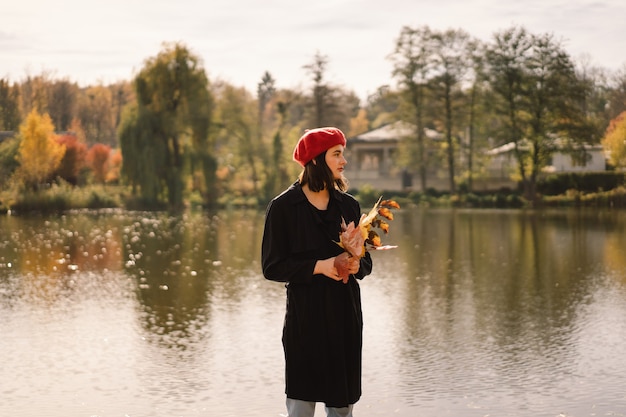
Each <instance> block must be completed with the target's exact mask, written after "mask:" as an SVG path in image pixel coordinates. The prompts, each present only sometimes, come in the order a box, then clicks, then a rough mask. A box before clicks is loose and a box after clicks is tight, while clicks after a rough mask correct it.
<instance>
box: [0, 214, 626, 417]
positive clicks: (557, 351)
mask: <svg viewBox="0 0 626 417" xmlns="http://www.w3.org/2000/svg"><path fill="white" fill-rule="evenodd" d="M262 220H263V213H262V212H256V211H233V212H220V213H217V214H207V213H188V214H185V215H182V216H170V215H167V214H165V213H137V212H134V213H133V212H130V213H129V212H121V211H102V212H74V213H70V214H67V215H63V216H57V217H46V218H42V217H36V216H33V217H7V216H3V217H0V315H1V316H2V317H3V320H2V321H0V333H1V334H2V335H3V338H2V340H1V341H0V357H2V358H4V362H5V363H4V364H3V370H2V372H0V397H1V398H2V399H3V401H2V402H1V403H0V415H5V414H6V415H20V416H39V415H48V416H53V417H54V416H67V415H77V416H78V415H98V416H123V415H128V416H147V415H149V416H171V415H185V416H189V415H191V416H194V415H198V416H199V415H220V416H258V415H274V416H277V415H279V414H280V413H282V412H283V409H282V408H283V406H282V404H283V395H282V390H283V380H282V369H283V363H282V351H281V345H280V332H281V324H282V315H283V312H284V288H283V287H282V285H280V284H277V283H273V282H268V281H265V280H264V279H263V278H262V277H261V276H260V272H259V271H260V265H259V252H260V246H259V245H260V237H261V233H262V225H263V222H262ZM625 226H626V213H623V212H615V211H574V210H571V211H569V210H568V211H517V210H516V211H499V210H434V209H430V210H421V209H420V210H402V211H399V212H398V213H397V214H396V219H395V220H394V221H393V224H392V230H391V233H390V235H389V236H387V237H386V239H385V240H386V242H387V243H390V244H397V245H399V247H398V249H395V250H393V251H386V252H384V253H375V254H373V256H374V262H375V270H374V273H373V274H372V276H370V277H368V278H366V279H365V280H364V281H363V285H362V293H363V303H364V316H365V343H364V344H365V347H364V369H363V372H364V395H363V398H362V400H361V402H360V403H359V405H358V408H357V411H358V412H359V415H362V416H389V415H398V416H432V415H438V416H455V417H456V416H459V415H462V416H470V417H471V416H477V417H478V416H486V415H493V416H520V417H521V416H524V417H525V416H533V417H534V416H557V415H565V416H592V415H625V414H626V397H625V395H626V394H625V392H624V390H623V386H624V384H625V383H626V376H624V375H626V364H624V363H623V361H622V360H621V359H620V358H621V357H623V356H624V355H625V354H626V343H624V342H626V321H624V320H623V317H624V316H625V315H626V257H624V256H623V248H624V247H626V234H625V233H624V232H623V230H625ZM250 393H254V395H252V397H253V398H250V395H249V394H250ZM242 395H243V396H245V398H246V400H245V401H242V398H243V397H242ZM31 398H39V399H41V401H37V402H33V401H30V399H31ZM318 415H321V409H320V410H319V411H318Z"/></svg>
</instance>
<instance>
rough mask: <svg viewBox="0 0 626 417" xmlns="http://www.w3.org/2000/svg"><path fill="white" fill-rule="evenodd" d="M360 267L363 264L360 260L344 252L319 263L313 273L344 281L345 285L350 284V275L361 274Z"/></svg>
mask: <svg viewBox="0 0 626 417" xmlns="http://www.w3.org/2000/svg"><path fill="white" fill-rule="evenodd" d="M360 267H361V263H360V262H359V259H358V258H356V257H354V256H351V255H350V254H349V253H347V252H343V253H342V254H340V255H338V256H335V257H333V258H328V259H324V260H319V261H317V263H316V264H315V270H314V271H313V273H314V274H323V275H326V276H327V277H328V278H331V279H334V280H335V281H343V282H344V284H345V283H346V282H348V278H349V277H350V274H356V273H357V272H359V268H360Z"/></svg>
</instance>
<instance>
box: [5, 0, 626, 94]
mask: <svg viewBox="0 0 626 417" xmlns="http://www.w3.org/2000/svg"><path fill="white" fill-rule="evenodd" d="M2 3H3V5H2V7H1V8H0V10H1V16H2V19H1V20H2V25H0V78H6V77H8V78H9V79H10V80H12V81H19V80H21V79H22V78H24V77H25V76H26V75H38V74H41V73H42V72H43V71H46V72H48V73H51V75H52V76H53V77H54V78H68V79H69V80H70V81H75V82H78V83H79V84H81V85H87V84H96V83H99V82H102V83H105V84H106V83H110V82H115V81H118V80H130V79H131V78H132V77H133V76H134V75H135V74H136V73H137V71H138V70H139V69H140V68H141V67H142V65H143V62H144V60H145V59H146V58H149V57H152V56H154V55H156V54H157V53H158V52H159V51H160V50H161V49H162V43H163V42H175V41H176V42H182V43H183V44H185V45H186V46H187V47H188V48H189V49H190V50H191V51H192V52H193V53H195V54H196V55H198V56H199V57H200V58H201V59H202V60H203V62H204V66H205V69H206V71H207V74H208V76H209V78H210V79H211V80H213V79H218V78H219V79H223V80H227V81H229V82H231V83H232V84H235V85H239V86H244V87H246V88H248V89H250V91H252V92H254V91H256V85H257V83H258V81H259V80H260V79H261V76H262V74H263V73H264V72H265V71H269V72H270V73H271V74H272V76H273V77H274V79H275V80H276V82H277V86H278V87H279V88H280V87H287V88H298V87H302V86H304V85H306V83H307V81H308V79H307V75H306V72H305V70H304V69H303V68H302V67H303V66H304V65H306V64H308V63H310V62H311V61H312V59H313V56H314V55H315V53H316V52H318V51H319V52H320V53H321V54H323V55H326V56H327V57H328V59H329V63H328V73H327V76H328V77H327V79H328V81H329V82H331V83H333V84H338V85H343V86H345V87H346V88H348V89H352V90H354V91H355V92H356V93H357V94H358V95H359V96H360V97H361V98H366V96H367V95H368V94H370V93H373V92H374V91H375V90H376V88H377V87H379V86H382V85H385V84H393V81H392V79H391V75H390V74H391V69H392V65H391V62H390V61H389V59H388V58H387V57H388V55H389V54H390V53H391V52H392V51H393V46H394V41H395V39H396V38H397V37H398V35H399V34H400V31H401V29H402V27H403V26H411V27H419V26H422V25H428V26H429V27H430V28H432V29H437V30H445V29H449V28H453V29H463V30H465V31H467V32H468V33H469V34H470V35H472V36H474V37H477V38H479V39H482V40H485V41H487V40H489V39H490V38H491V36H492V35H493V33H494V32H496V31H499V30H502V29H506V28H509V27H511V26H513V25H519V26H524V27H525V28H526V29H528V30H529V31H530V32H532V33H552V34H554V35H555V37H557V38H558V39H560V40H562V42H563V45H564V47H565V49H566V50H567V51H568V52H569V53H570V55H571V56H572V57H573V58H574V59H576V60H582V59H583V57H585V58H584V59H586V60H588V61H590V63H591V64H592V65H595V66H599V67H603V68H606V69H608V70H611V71H614V70H617V69H618V68H622V67H623V66H624V65H626V24H625V23H624V22H625V18H626V1H624V0H309V1H302V0H105V1H103V0H59V1H50V0H2Z"/></svg>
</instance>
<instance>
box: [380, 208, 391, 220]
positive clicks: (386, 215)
mask: <svg viewBox="0 0 626 417" xmlns="http://www.w3.org/2000/svg"><path fill="white" fill-rule="evenodd" d="M378 214H380V215H381V216H383V217H384V218H386V219H388V220H393V213H392V212H391V210H389V209H388V208H386V207H381V208H379V209H378Z"/></svg>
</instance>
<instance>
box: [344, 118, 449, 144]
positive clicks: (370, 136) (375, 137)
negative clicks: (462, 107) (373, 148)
mask: <svg viewBox="0 0 626 417" xmlns="http://www.w3.org/2000/svg"><path fill="white" fill-rule="evenodd" d="M414 134H415V126H414V125H413V124H411V123H407V122H404V121H402V120H399V121H397V122H393V123H390V124H386V125H383V126H381V127H379V128H377V129H373V130H370V131H368V132H365V133H361V134H360V135H356V136H354V137H352V138H350V139H349V140H350V141H356V142H387V141H394V142H395V141H398V140H399V139H402V138H405V137H409V136H413V135H414ZM424 134H425V135H426V137H427V138H429V139H433V140H439V139H442V138H443V135H442V134H441V133H439V132H437V131H436V130H433V129H428V128H425V129H424Z"/></svg>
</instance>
